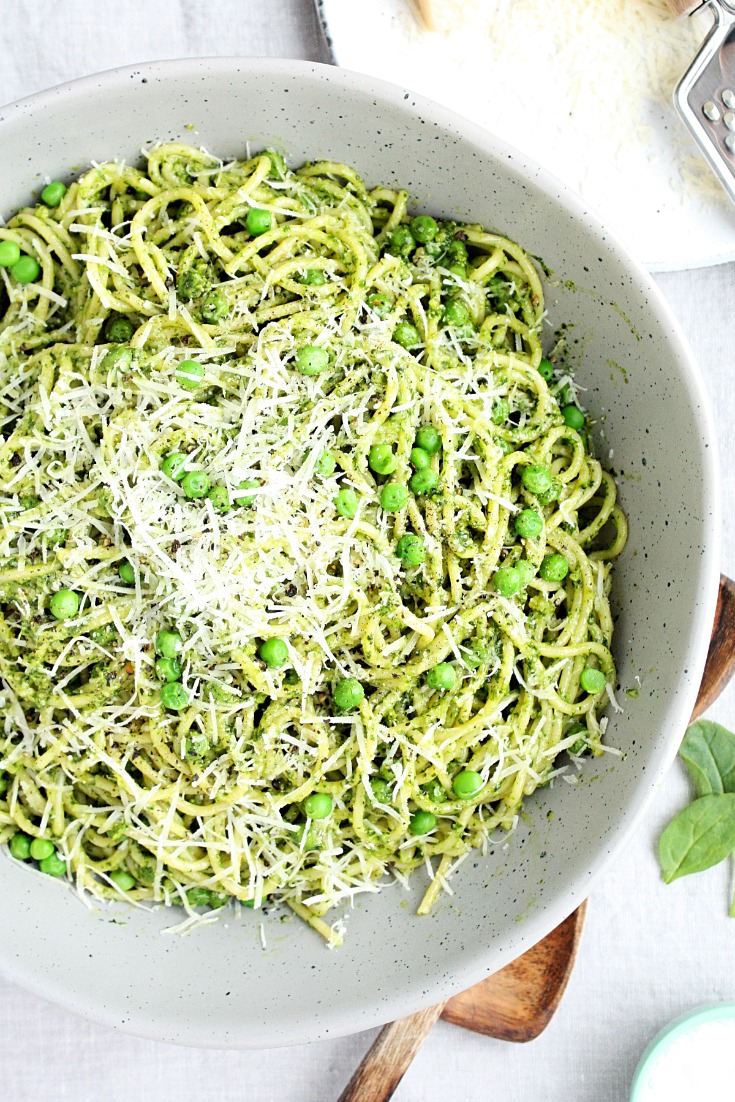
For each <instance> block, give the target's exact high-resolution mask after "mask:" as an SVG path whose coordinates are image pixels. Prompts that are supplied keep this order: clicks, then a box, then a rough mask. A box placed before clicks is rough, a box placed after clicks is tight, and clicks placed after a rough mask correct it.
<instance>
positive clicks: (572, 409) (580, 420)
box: [561, 405, 584, 432]
mask: <svg viewBox="0 0 735 1102" xmlns="http://www.w3.org/2000/svg"><path fill="white" fill-rule="evenodd" d="M561 415H562V417H563V418H564V421H565V423H566V424H567V425H569V428H570V429H574V430H575V431H576V432H579V431H580V430H581V429H583V428H584V414H583V413H582V410H581V409H580V408H579V406H574V405H568V406H564V408H563V409H562V411H561Z"/></svg>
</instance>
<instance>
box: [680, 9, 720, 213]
mask: <svg viewBox="0 0 735 1102" xmlns="http://www.w3.org/2000/svg"><path fill="white" fill-rule="evenodd" d="M668 2H669V6H670V7H671V8H672V9H673V10H674V11H675V12H676V13H677V14H679V15H691V14H692V12H694V11H697V10H699V9H700V8H703V7H706V6H708V7H709V8H711V10H712V14H713V16H714V23H713V25H712V28H711V30H710V32H709V34H708V35H707V37H706V39H705V40H704V42H703V43H702V46H701V47H700V50H699V53H698V54H697V56H696V57H695V58H694V61H693V62H692V64H691V65H690V67H689V68H688V69H687V71H686V73H685V74H684V76H683V77H682V78H681V81H680V82H679V85H678V87H677V89H676V92H675V93H674V103H675V105H676V109H677V111H678V112H679V114H680V115H681V117H682V119H683V120H684V122H685V124H686V125H687V126H688V128H689V130H690V131H691V133H692V135H693V136H694V140H695V141H696V142H697V145H698V146H699V148H700V149H701V150H702V152H703V153H704V155H705V157H706V158H707V160H708V161H709V164H710V166H711V167H712V169H713V170H714V172H715V174H716V175H717V177H718V179H719V180H720V183H721V184H722V186H723V187H724V188H725V190H726V191H727V193H728V195H729V196H730V198H731V199H733V200H735V0H704V2H703V0H668Z"/></svg>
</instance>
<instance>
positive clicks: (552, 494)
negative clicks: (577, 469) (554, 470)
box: [536, 477, 561, 505]
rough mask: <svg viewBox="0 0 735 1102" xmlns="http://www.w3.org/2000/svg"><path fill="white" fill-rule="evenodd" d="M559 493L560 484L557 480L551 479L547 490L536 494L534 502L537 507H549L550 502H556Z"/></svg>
mask: <svg viewBox="0 0 735 1102" xmlns="http://www.w3.org/2000/svg"><path fill="white" fill-rule="evenodd" d="M560 493H561V482H560V481H559V479H558V478H554V477H552V479H551V485H550V486H549V488H548V490H542V491H541V492H540V493H538V494H536V500H537V501H538V503H539V505H549V504H550V503H551V502H552V501H556V499H557V498H558V496H559V494H560Z"/></svg>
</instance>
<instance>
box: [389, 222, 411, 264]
mask: <svg viewBox="0 0 735 1102" xmlns="http://www.w3.org/2000/svg"><path fill="white" fill-rule="evenodd" d="M388 245H389V248H390V250H391V252H392V253H393V255H394V256H403V257H407V256H409V255H410V254H411V253H412V252H413V250H414V249H415V248H416V239H415V237H414V236H413V234H412V233H411V231H410V229H409V228H408V226H396V228H395V229H394V230H393V232H392V234H391V235H390V237H389V238H388Z"/></svg>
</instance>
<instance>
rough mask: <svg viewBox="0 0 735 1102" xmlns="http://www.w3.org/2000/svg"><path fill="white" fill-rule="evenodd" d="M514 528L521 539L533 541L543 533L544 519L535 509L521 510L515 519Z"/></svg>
mask: <svg viewBox="0 0 735 1102" xmlns="http://www.w3.org/2000/svg"><path fill="white" fill-rule="evenodd" d="M514 527H515V530H516V532H517V533H518V535H519V536H522V537H523V539H527V540H535V539H538V537H539V536H540V535H541V532H542V531H543V527H544V518H543V517H542V516H541V514H540V513H537V512H536V510H535V509H523V511H522V512H520V513H519V514H518V516H517V517H516V518H515V521H514Z"/></svg>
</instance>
